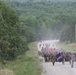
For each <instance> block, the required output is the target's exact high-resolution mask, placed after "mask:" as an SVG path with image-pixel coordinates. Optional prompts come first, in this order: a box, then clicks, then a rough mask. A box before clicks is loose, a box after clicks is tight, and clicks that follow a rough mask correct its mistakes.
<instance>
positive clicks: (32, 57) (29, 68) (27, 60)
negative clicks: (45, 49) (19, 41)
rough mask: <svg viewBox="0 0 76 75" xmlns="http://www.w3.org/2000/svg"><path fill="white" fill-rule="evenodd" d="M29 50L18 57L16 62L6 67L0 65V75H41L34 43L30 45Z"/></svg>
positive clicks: (9, 63)
mask: <svg viewBox="0 0 76 75" xmlns="http://www.w3.org/2000/svg"><path fill="white" fill-rule="evenodd" d="M29 48H30V50H29V51H28V52H27V53H26V55H21V56H19V57H18V59H17V60H16V61H12V62H8V63H7V64H6V65H3V64H2V63H0V75H41V66H40V61H39V58H38V55H37V48H36V43H30V44H29Z"/></svg>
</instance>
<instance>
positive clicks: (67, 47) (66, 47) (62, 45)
mask: <svg viewBox="0 0 76 75" xmlns="http://www.w3.org/2000/svg"><path fill="white" fill-rule="evenodd" d="M57 47H58V49H63V50H65V51H68V52H73V51H75V50H74V48H73V47H72V46H70V45H69V44H66V43H62V42H59V43H57Z"/></svg>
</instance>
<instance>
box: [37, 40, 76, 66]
mask: <svg viewBox="0 0 76 75" xmlns="http://www.w3.org/2000/svg"><path fill="white" fill-rule="evenodd" d="M38 54H39V55H40V56H42V57H44V60H45V62H52V64H53V66H54V65H55V62H62V64H65V61H69V63H70V65H71V67H73V66H74V61H75V58H76V52H66V51H64V50H63V49H57V48H56V46H55V45H53V44H50V43H48V42H44V41H41V42H39V43H38Z"/></svg>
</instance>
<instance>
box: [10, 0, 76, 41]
mask: <svg viewBox="0 0 76 75" xmlns="http://www.w3.org/2000/svg"><path fill="white" fill-rule="evenodd" d="M9 4H10V6H11V7H12V8H14V9H15V10H16V11H17V13H18V15H19V17H20V21H21V22H22V23H23V24H24V26H27V27H28V31H29V28H30V29H31V33H30V34H32V35H30V36H31V38H30V39H29V40H41V39H55V38H57V39H60V40H61V41H71V42H73V41H75V34H74V33H75V28H74V27H75V26H74V25H75V20H76V10H75V8H76V2H24V3H20V2H17V1H15V2H12V3H11V2H9ZM71 26H73V27H71ZM72 35H73V36H72Z"/></svg>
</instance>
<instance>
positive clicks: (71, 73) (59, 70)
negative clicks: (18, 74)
mask: <svg viewBox="0 0 76 75" xmlns="http://www.w3.org/2000/svg"><path fill="white" fill-rule="evenodd" d="M45 42H47V43H49V42H50V43H51V45H55V47H56V43H57V42H58V40H51V41H45ZM38 50H39V49H38ZM42 66H43V73H42V75H76V62H74V67H73V68H71V65H70V63H69V62H65V65H62V63H59V62H56V63H55V65H54V66H53V65H52V63H51V62H42Z"/></svg>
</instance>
